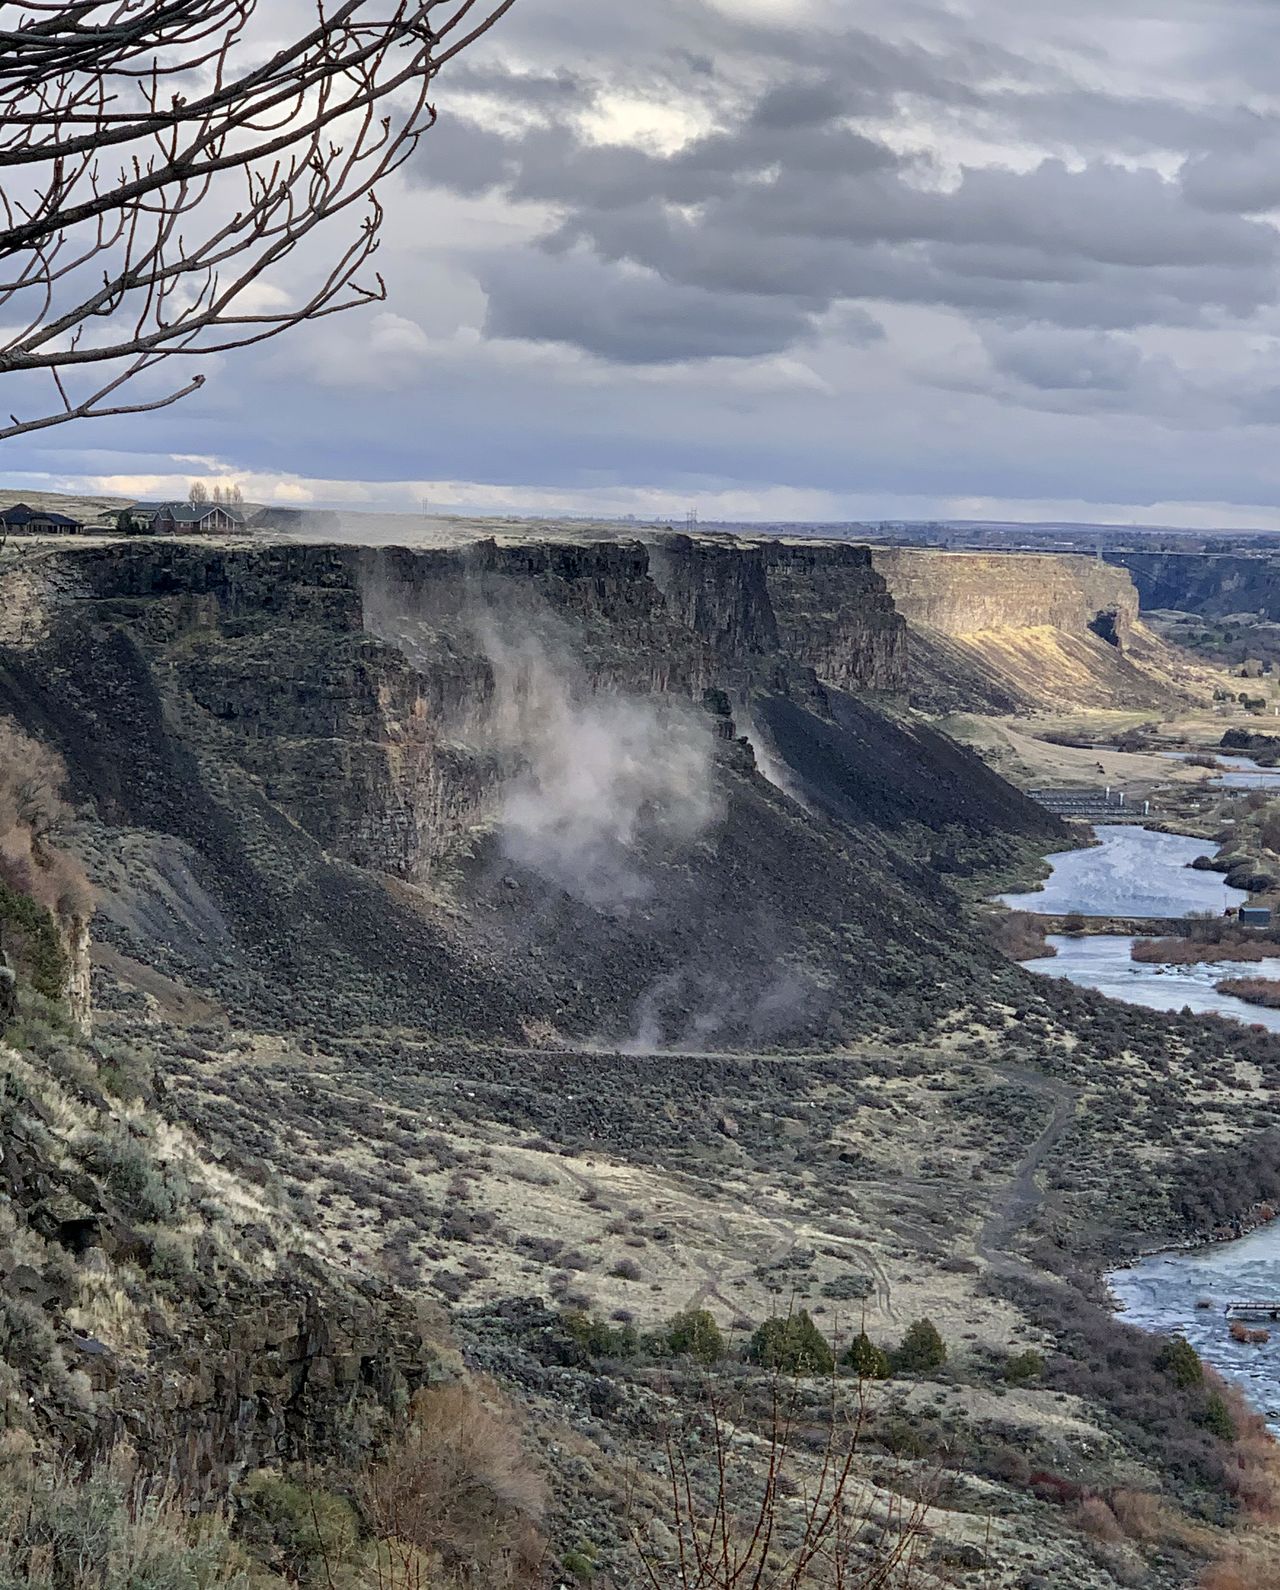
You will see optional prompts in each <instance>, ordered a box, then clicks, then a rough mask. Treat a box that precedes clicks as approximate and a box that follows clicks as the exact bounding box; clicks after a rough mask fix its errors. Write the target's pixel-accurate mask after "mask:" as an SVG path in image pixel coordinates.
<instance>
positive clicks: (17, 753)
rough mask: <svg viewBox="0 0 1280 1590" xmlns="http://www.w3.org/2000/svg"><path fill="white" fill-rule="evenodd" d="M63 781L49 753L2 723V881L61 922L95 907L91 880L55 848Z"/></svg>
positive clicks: (6, 721) (65, 811) (59, 766)
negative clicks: (29, 897)
mask: <svg viewBox="0 0 1280 1590" xmlns="http://www.w3.org/2000/svg"><path fill="white" fill-rule="evenodd" d="M65 782H66V769H65V768H64V767H63V765H62V763H61V761H60V760H59V758H58V757H57V756H56V755H55V754H54V753H53V752H52V751H49V750H46V748H45V747H44V746H42V745H38V744H36V742H35V741H34V740H30V739H28V738H27V736H26V735H25V734H23V733H22V732H21V731H20V730H19V729H18V728H17V726H16V725H15V724H14V723H13V722H11V721H10V720H9V719H7V718H6V719H0V882H3V883H6V884H7V885H8V886H9V887H10V888H11V889H12V890H14V892H15V893H17V894H24V895H30V896H31V897H32V898H33V899H34V900H36V901H37V902H38V903H39V904H40V905H42V906H44V907H45V908H46V910H49V911H52V912H53V913H54V915H55V916H57V917H58V918H60V919H61V920H62V921H63V922H69V921H84V920H86V919H87V918H88V916H89V914H90V912H91V910H92V908H93V897H92V891H91V889H90V887H89V881H88V879H87V878H86V877H85V875H84V871H83V870H82V868H81V867H80V864H79V862H77V861H76V860H75V859H74V858H73V857H72V856H69V855H67V854H66V852H65V851H63V850H60V849H59V848H58V846H57V833H58V829H59V827H60V825H61V824H62V823H64V822H65V821H66V820H67V818H68V816H69V815H70V813H69V811H68V809H67V807H66V805H65V804H64V802H63V799H62V789H63V786H64V784H65Z"/></svg>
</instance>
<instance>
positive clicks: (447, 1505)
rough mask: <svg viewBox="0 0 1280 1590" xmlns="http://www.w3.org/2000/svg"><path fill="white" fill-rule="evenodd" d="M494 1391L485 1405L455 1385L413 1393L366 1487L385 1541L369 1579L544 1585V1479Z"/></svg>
mask: <svg viewBox="0 0 1280 1590" xmlns="http://www.w3.org/2000/svg"><path fill="white" fill-rule="evenodd" d="M494 1396H495V1394H494V1393H493V1392H492V1390H487V1392H486V1398H487V1400H485V1401H482V1400H481V1397H480V1395H479V1394H478V1392H477V1391H475V1390H473V1389H471V1388H470V1387H467V1386H462V1385H455V1386H440V1387H434V1388H432V1389H431V1390H428V1391H423V1392H420V1393H419V1394H418V1395H417V1396H416V1397H415V1398H414V1403H413V1417H412V1420H411V1423H410V1426H409V1429H408V1431H407V1432H406V1433H405V1435H404V1437H403V1438H402V1439H401V1441H400V1442H399V1444H398V1445H397V1446H396V1447H395V1449H394V1450H393V1451H392V1452H391V1453H390V1455H389V1456H388V1457H387V1459H386V1461H385V1462H384V1463H381V1464H379V1465H378V1466H377V1467H376V1468H374V1469H372V1470H371V1471H370V1472H369V1474H368V1475H367V1476H366V1478H365V1482H364V1485H363V1487H362V1492H361V1505H362V1507H363V1510H364V1513H365V1515H366V1517H367V1519H368V1521H369V1523H370V1525H371V1526H372V1528H373V1530H374V1532H375V1534H376V1535H377V1536H378V1538H379V1540H380V1542H381V1545H380V1546H379V1547H378V1549H377V1550H376V1551H375V1553H374V1558H373V1563H372V1565H371V1567H370V1569H369V1581H368V1582H369V1583H370V1584H371V1585H374V1586H378V1587H381V1590H413V1587H415V1586H417V1585H424V1586H425V1585H430V1586H431V1587H432V1590H446V1587H455V1586H457V1587H462V1586H468V1587H469V1586H474V1587H476V1590H480V1587H483V1590H517V1587H520V1586H532V1585H534V1584H536V1583H538V1581H539V1575H540V1570H541V1565H542V1562H543V1558H544V1556H545V1553H546V1546H545V1542H544V1541H543V1538H542V1535H541V1533H540V1529H539V1526H540V1523H541V1520H542V1515H543V1511H544V1508H545V1504H546V1490H545V1485H544V1483H543V1480H542V1477H541V1475H540V1474H539V1473H538V1472H537V1470H536V1469H535V1468H534V1467H533V1465H532V1464H531V1463H530V1461H529V1459H528V1457H527V1456H526V1454H525V1451H524V1448H523V1445H522V1443H521V1426H520V1424H519V1422H518V1420H517V1419H516V1418H515V1416H514V1414H512V1413H511V1412H510V1411H509V1410H507V1409H505V1408H502V1407H501V1405H500V1404H497V1403H496V1402H495V1401H494ZM491 1404H492V1405H491Z"/></svg>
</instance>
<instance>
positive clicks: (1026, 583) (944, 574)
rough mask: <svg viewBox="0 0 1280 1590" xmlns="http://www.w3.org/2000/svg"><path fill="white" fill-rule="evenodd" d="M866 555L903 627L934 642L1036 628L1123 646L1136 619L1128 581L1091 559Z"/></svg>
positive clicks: (893, 551) (904, 552)
mask: <svg viewBox="0 0 1280 1590" xmlns="http://www.w3.org/2000/svg"><path fill="white" fill-rule="evenodd" d="M871 556H872V562H873V564H874V566H875V568H876V570H877V571H878V572H879V573H880V574H881V575H883V576H884V580H885V583H886V584H887V585H888V587H889V591H890V593H891V595H892V597H893V602H894V606H895V607H896V608H897V609H898V611H899V612H900V613H901V614H902V615H903V617H904V618H905V619H906V621H907V622H908V624H912V625H917V624H918V625H922V626H924V627H925V628H928V629H932V630H936V631H937V632H938V633H939V634H941V635H952V636H958V635H973V634H977V633H979V632H981V631H983V630H991V629H1035V628H1039V627H1048V628H1053V629H1061V630H1064V631H1066V632H1068V633H1071V634H1078V635H1083V634H1087V633H1089V632H1093V633H1096V634H1102V632H1103V630H1105V629H1109V628H1113V629H1114V634H1115V637H1116V638H1117V639H1118V640H1119V641H1120V642H1121V644H1123V642H1124V640H1125V639H1126V637H1127V636H1128V635H1129V634H1131V632H1132V629H1133V625H1134V623H1135V622H1136V620H1137V617H1138V593H1137V591H1136V590H1135V588H1134V585H1133V582H1132V581H1131V580H1129V579H1126V577H1125V576H1124V574H1122V573H1121V572H1120V571H1119V570H1117V569H1113V568H1111V567H1110V566H1109V565H1107V564H1105V563H1100V562H1098V561H1097V559H1095V558H1083V557H1072V556H1057V555H1055V554H1050V553H1033V552H1018V553H998V554H986V553H981V552H935V551H932V550H922V551H917V550H915V549H908V548H903V549H899V548H887V549H885V550H880V549H879V548H877V549H876V550H874V551H873V552H872V555H871ZM1103 638H1107V637H1106V636H1105V635H1104V636H1103Z"/></svg>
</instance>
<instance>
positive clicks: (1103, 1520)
mask: <svg viewBox="0 0 1280 1590" xmlns="http://www.w3.org/2000/svg"><path fill="white" fill-rule="evenodd" d="M1075 1521H1076V1526H1077V1528H1079V1529H1080V1530H1081V1531H1083V1533H1084V1534H1086V1535H1092V1536H1093V1538H1094V1539H1095V1540H1102V1541H1105V1542H1106V1543H1107V1544H1108V1545H1111V1546H1114V1545H1117V1544H1118V1543H1119V1542H1120V1541H1122V1540H1123V1539H1124V1538H1125V1531H1124V1530H1123V1529H1122V1528H1121V1527H1120V1520H1119V1519H1118V1518H1117V1517H1116V1515H1115V1514H1114V1513H1113V1512H1112V1511H1111V1508H1110V1506H1109V1505H1108V1503H1107V1502H1105V1501H1104V1500H1103V1499H1102V1497H1101V1496H1086V1497H1085V1498H1084V1500H1083V1501H1082V1502H1080V1504H1079V1505H1078V1506H1077V1508H1076V1513H1075Z"/></svg>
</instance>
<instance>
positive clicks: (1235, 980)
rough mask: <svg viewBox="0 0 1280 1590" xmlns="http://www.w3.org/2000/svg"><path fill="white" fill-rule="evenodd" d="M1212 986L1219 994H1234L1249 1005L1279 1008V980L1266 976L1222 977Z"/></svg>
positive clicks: (1272, 1008)
mask: <svg viewBox="0 0 1280 1590" xmlns="http://www.w3.org/2000/svg"><path fill="white" fill-rule="evenodd" d="M1214 987H1215V988H1216V989H1217V991H1218V993H1220V994H1234V995H1235V997H1236V998H1237V999H1243V1000H1244V1001H1245V1002H1246V1003H1247V1004H1250V1005H1261V1006H1263V1007H1264V1008H1265V1009H1267V1010H1280V982H1276V981H1274V980H1273V979H1272V978H1268V977H1224V978H1223V980H1222V981H1221V982H1220V983H1215V984H1214Z"/></svg>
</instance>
